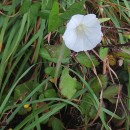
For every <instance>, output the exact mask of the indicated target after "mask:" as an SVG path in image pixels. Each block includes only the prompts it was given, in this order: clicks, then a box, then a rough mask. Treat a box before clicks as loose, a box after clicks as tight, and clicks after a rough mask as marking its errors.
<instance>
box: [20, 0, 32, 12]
mask: <svg viewBox="0 0 130 130" xmlns="http://www.w3.org/2000/svg"><path fill="white" fill-rule="evenodd" d="M30 6H31V1H30V0H23V3H22V5H21V8H20V12H21V13H26V12H28V11H29V9H30Z"/></svg>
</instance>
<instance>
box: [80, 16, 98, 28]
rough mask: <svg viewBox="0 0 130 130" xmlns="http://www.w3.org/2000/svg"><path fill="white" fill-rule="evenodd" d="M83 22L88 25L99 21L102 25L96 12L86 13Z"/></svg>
mask: <svg viewBox="0 0 130 130" xmlns="http://www.w3.org/2000/svg"><path fill="white" fill-rule="evenodd" d="M82 23H83V24H84V25H86V26H87V27H92V26H95V24H97V23H98V24H99V25H100V22H99V21H98V19H97V18H96V15H95V14H88V15H85V16H84V18H83V21H82Z"/></svg>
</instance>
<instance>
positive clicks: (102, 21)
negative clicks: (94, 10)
mask: <svg viewBox="0 0 130 130" xmlns="http://www.w3.org/2000/svg"><path fill="white" fill-rule="evenodd" d="M98 20H99V21H100V23H104V22H106V21H109V20H110V18H100V19H98Z"/></svg>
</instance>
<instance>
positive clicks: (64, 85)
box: [60, 68, 77, 99]
mask: <svg viewBox="0 0 130 130" xmlns="http://www.w3.org/2000/svg"><path fill="white" fill-rule="evenodd" d="M76 83H77V80H76V79H75V78H72V77H71V76H70V75H69V70H68V68H65V69H64V70H63V72H62V76H61V79H60V89H61V94H62V95H63V96H65V97H67V98H68V99H71V98H72V97H73V95H74V94H75V93H76V91H77V90H76V86H77V84H76Z"/></svg>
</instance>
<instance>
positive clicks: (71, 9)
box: [60, 1, 85, 20]
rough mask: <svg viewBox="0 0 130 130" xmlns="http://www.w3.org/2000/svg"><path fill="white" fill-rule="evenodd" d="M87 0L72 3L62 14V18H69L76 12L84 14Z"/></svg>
mask: <svg viewBox="0 0 130 130" xmlns="http://www.w3.org/2000/svg"><path fill="white" fill-rule="evenodd" d="M84 3H85V1H81V2H77V3H74V4H72V5H71V6H70V7H69V9H68V10H66V11H65V12H64V13H63V14H61V16H60V17H61V18H63V19H66V20H69V19H70V18H71V17H72V16H73V15H75V14H84V11H83V4H84Z"/></svg>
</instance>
